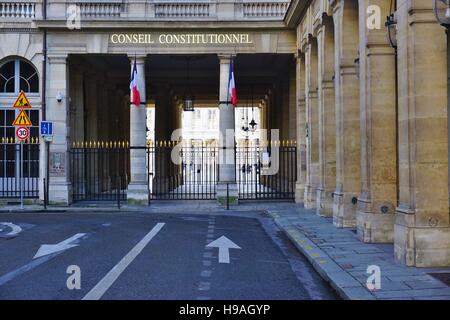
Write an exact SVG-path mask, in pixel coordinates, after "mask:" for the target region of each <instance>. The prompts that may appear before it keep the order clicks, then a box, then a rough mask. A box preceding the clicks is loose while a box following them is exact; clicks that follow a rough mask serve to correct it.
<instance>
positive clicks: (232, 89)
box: [228, 59, 237, 107]
mask: <svg viewBox="0 0 450 320" xmlns="http://www.w3.org/2000/svg"><path fill="white" fill-rule="evenodd" d="M228 96H229V97H230V101H231V104H232V105H233V106H234V107H235V106H236V104H237V95H236V83H235V82H234V63H233V59H231V63H230V75H229V77H228Z"/></svg>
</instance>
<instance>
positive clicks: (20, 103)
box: [13, 91, 31, 108]
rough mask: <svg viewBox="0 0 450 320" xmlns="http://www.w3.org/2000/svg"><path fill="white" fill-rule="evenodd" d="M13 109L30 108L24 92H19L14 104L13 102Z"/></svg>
mask: <svg viewBox="0 0 450 320" xmlns="http://www.w3.org/2000/svg"><path fill="white" fill-rule="evenodd" d="M13 108H31V104H30V101H28V99H27V96H26V95H25V92H23V91H20V93H19V96H18V97H17V100H16V102H14V105H13Z"/></svg>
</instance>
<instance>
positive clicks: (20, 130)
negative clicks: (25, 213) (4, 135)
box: [12, 91, 33, 209]
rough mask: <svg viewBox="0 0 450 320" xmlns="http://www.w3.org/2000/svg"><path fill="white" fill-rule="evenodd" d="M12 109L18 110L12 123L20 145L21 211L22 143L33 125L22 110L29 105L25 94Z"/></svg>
mask: <svg viewBox="0 0 450 320" xmlns="http://www.w3.org/2000/svg"><path fill="white" fill-rule="evenodd" d="M13 108H19V109H20V112H19V114H18V115H17V117H16V119H15V120H14V122H13V123H12V125H13V126H15V127H17V129H16V137H17V139H19V141H20V143H19V145H20V156H19V157H20V159H19V161H20V173H19V183H20V209H23V193H24V190H23V189H24V181H23V180H24V179H23V143H24V141H25V140H27V139H28V138H29V137H30V130H29V129H28V128H27V127H31V126H32V125H33V124H32V123H31V121H30V118H29V117H28V115H27V113H26V112H25V110H24V109H30V108H31V103H30V102H29V101H28V99H27V97H26V96H25V93H24V92H23V91H20V93H19V96H18V97H17V99H16V102H14V104H13Z"/></svg>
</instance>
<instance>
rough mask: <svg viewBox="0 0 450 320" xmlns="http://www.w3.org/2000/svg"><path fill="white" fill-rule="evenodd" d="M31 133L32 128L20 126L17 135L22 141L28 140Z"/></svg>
mask: <svg viewBox="0 0 450 320" xmlns="http://www.w3.org/2000/svg"><path fill="white" fill-rule="evenodd" d="M29 135H30V130H28V128H27V127H18V128H17V129H16V137H17V138H18V139H19V140H21V141H24V140H27V139H28V136H29Z"/></svg>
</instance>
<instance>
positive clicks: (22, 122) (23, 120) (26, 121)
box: [12, 110, 32, 127]
mask: <svg viewBox="0 0 450 320" xmlns="http://www.w3.org/2000/svg"><path fill="white" fill-rule="evenodd" d="M12 125H13V126H24V127H30V126H32V124H31V121H30V118H28V116H27V113H26V112H25V110H20V112H19V115H18V116H17V118H16V120H14V122H13V124H12Z"/></svg>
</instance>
